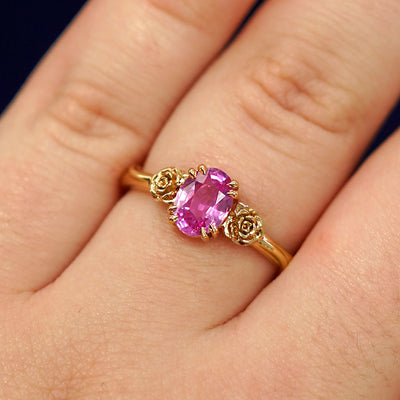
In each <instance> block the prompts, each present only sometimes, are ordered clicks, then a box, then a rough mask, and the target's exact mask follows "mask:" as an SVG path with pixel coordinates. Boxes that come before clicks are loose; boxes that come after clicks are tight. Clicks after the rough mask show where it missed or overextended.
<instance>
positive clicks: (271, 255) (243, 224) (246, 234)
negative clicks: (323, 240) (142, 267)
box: [122, 165, 292, 270]
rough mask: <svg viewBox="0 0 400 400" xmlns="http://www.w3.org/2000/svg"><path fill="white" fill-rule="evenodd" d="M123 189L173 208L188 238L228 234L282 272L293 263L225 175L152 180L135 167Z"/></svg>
mask: <svg viewBox="0 0 400 400" xmlns="http://www.w3.org/2000/svg"><path fill="white" fill-rule="evenodd" d="M122 186H123V187H124V188H129V189H130V188H140V189H144V190H146V191H150V193H151V194H152V195H153V197H154V198H155V199H156V200H160V201H162V202H164V203H166V204H168V205H169V220H170V222H171V223H173V224H174V225H176V226H177V227H178V229H179V230H180V231H181V232H183V233H184V234H186V235H188V236H192V237H200V238H202V239H204V240H208V239H210V238H212V237H215V236H216V235H217V234H218V232H219V231H220V230H222V231H223V232H224V233H225V236H227V237H228V238H229V239H231V240H232V241H233V242H234V243H236V244H239V245H243V246H252V247H254V248H255V249H256V250H258V251H259V252H260V253H261V254H262V255H264V256H265V257H267V258H268V259H269V260H271V261H273V262H274V263H275V264H277V265H278V266H279V267H280V269H281V270H283V269H285V268H286V267H287V266H288V264H289V262H290V260H291V259H292V256H291V255H290V254H289V253H288V252H287V251H286V250H285V249H284V248H283V247H281V246H280V245H278V244H277V243H276V242H274V241H273V240H272V239H271V238H270V237H268V236H267V235H266V234H265V233H264V230H263V223H262V220H261V217H260V216H259V215H258V214H257V213H256V212H255V211H254V210H253V209H252V208H250V207H249V206H247V205H246V204H243V203H241V202H239V201H238V190H239V184H238V183H237V181H235V180H231V179H230V178H229V176H228V175H227V174H226V173H225V172H223V171H221V170H220V169H217V168H206V167H205V166H204V165H200V166H199V167H198V168H197V169H194V168H191V169H189V170H188V171H187V172H184V171H181V170H179V169H177V168H164V169H162V170H161V171H160V172H158V173H156V174H154V175H151V174H147V173H145V172H143V171H142V170H141V169H140V168H138V167H135V166H132V167H130V168H129V169H128V170H127V171H126V172H125V174H124V175H123V177H122Z"/></svg>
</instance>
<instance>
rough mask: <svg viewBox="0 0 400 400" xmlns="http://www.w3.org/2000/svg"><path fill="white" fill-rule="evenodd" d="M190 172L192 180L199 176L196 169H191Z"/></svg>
mask: <svg viewBox="0 0 400 400" xmlns="http://www.w3.org/2000/svg"><path fill="white" fill-rule="evenodd" d="M188 172H189V175H190V176H191V177H192V178H196V176H197V171H196V170H195V169H194V168H190V169H189V171H188Z"/></svg>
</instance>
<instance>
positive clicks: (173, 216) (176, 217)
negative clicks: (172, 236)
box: [168, 214, 178, 224]
mask: <svg viewBox="0 0 400 400" xmlns="http://www.w3.org/2000/svg"><path fill="white" fill-rule="evenodd" d="M168 219H169V221H170V222H172V223H173V224H174V223H175V222H176V221H178V216H177V215H174V214H173V215H170V216H169V218H168Z"/></svg>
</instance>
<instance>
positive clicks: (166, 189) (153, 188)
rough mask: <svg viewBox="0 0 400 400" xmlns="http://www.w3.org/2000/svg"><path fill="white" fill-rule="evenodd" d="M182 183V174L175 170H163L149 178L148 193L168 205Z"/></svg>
mask: <svg viewBox="0 0 400 400" xmlns="http://www.w3.org/2000/svg"><path fill="white" fill-rule="evenodd" d="M182 182H183V174H182V172H181V171H179V170H178V169H176V168H165V169H163V170H161V171H160V172H159V173H157V174H155V175H154V176H153V177H152V178H151V184H150V192H151V194H152V195H153V197H155V198H156V199H158V200H162V201H164V202H166V203H170V202H171V201H172V200H173V199H174V198H175V196H176V193H177V191H178V190H179V187H180V186H181V184H182Z"/></svg>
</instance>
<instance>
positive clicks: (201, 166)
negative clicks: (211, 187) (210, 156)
mask: <svg viewBox="0 0 400 400" xmlns="http://www.w3.org/2000/svg"><path fill="white" fill-rule="evenodd" d="M197 170H198V171H199V172H201V173H202V174H203V175H205V174H206V172H207V167H206V166H205V165H204V164H200V165H199V166H198V167H197Z"/></svg>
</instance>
